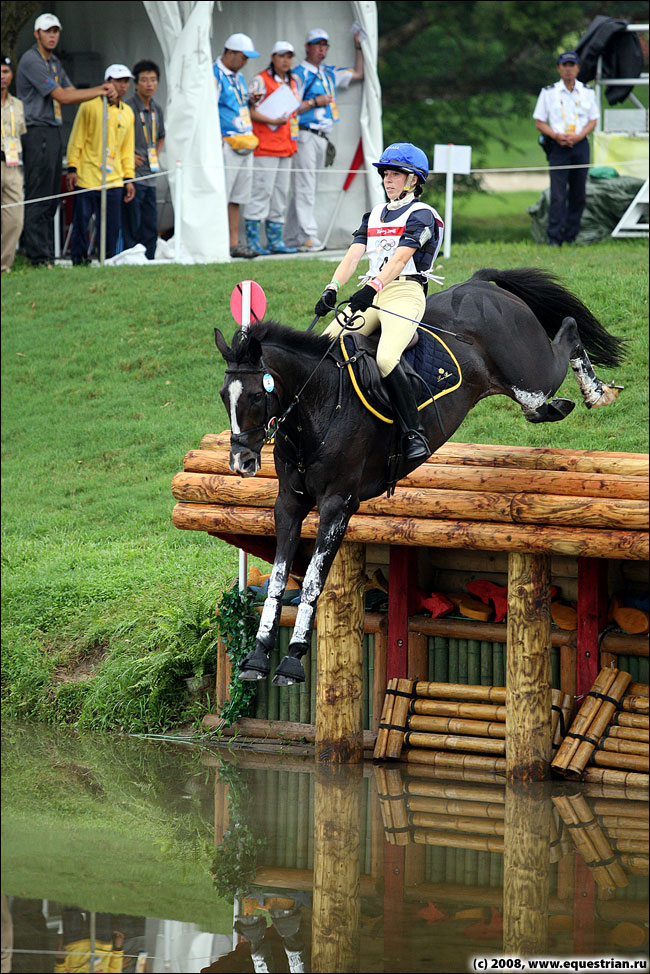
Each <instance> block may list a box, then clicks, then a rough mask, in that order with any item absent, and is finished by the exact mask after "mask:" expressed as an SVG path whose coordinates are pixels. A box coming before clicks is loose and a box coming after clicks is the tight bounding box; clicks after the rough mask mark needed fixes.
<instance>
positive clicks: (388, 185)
mask: <svg viewBox="0 0 650 974" xmlns="http://www.w3.org/2000/svg"><path fill="white" fill-rule="evenodd" d="M407 179H408V174H407V173H405V172H398V171H397V170H396V169H384V176H383V180H384V189H385V191H386V196H387V197H388V199H389V200H396V199H397V197H398V196H399V195H400V193H401V192H403V190H404V184H405V183H406V180H407Z"/></svg>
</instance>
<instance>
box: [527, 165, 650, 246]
mask: <svg viewBox="0 0 650 974" xmlns="http://www.w3.org/2000/svg"><path fill="white" fill-rule="evenodd" d="M642 185H643V180H642V179H635V178H634V177H632V176H615V177H613V178H612V179H595V178H593V177H592V176H591V174H590V175H589V177H588V179H587V203H586V205H585V210H584V213H583V214H582V221H581V223H580V233H579V234H578V243H581V244H588V243H596V241H597V240H604V239H605V238H606V237H609V235H610V234H611V232H612V230H613V229H614V227H615V226H616V224H617V223H618V221H619V220H620V219H621V217H622V216H623V214H624V213H625V211H626V209H627V208H628V206H629V205H630V203H631V202H632V200H633V199H634V197H635V196H636V194H637V193H638V192H639V190H640V188H641V186H642ZM550 195H551V191H550V189H545V190H544V192H543V193H542V194H541V196H540V197H539V199H538V200H537V202H536V203H534V204H533V205H532V206H528V207H527V208H526V212H528V213H530V215H531V218H532V222H531V225H530V232H531V234H532V236H533V240H535V241H536V242H537V243H546V241H547V236H546V227H547V225H548V207H549V199H550Z"/></svg>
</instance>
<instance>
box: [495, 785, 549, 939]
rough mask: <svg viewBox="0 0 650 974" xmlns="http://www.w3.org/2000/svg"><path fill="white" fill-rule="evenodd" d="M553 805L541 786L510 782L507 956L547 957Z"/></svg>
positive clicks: (505, 923)
mask: <svg viewBox="0 0 650 974" xmlns="http://www.w3.org/2000/svg"><path fill="white" fill-rule="evenodd" d="M551 820H552V815H551V804H550V801H549V796H548V792H547V791H545V790H544V788H543V786H541V785H540V784H539V783H537V782H530V781H523V782H522V781H516V782H513V781H509V782H508V784H507V786H506V789H505V817H504V856H503V951H504V953H505V954H508V955H514V956H519V957H522V956H523V957H528V956H530V955H531V954H543V953H544V952H545V951H546V948H547V937H548V896H549V889H548V864H549V860H550V858H551V848H550V840H551V835H550V831H551V830H550V823H551Z"/></svg>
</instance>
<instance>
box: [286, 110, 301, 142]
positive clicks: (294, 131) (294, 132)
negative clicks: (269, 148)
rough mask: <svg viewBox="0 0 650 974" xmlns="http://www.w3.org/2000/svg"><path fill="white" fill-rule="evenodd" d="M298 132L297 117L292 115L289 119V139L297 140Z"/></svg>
mask: <svg viewBox="0 0 650 974" xmlns="http://www.w3.org/2000/svg"><path fill="white" fill-rule="evenodd" d="M299 131H300V130H299V127H298V116H297V115H292V116H291V118H290V119H289V134H290V135H291V138H292V139H297V138H298V132H299Z"/></svg>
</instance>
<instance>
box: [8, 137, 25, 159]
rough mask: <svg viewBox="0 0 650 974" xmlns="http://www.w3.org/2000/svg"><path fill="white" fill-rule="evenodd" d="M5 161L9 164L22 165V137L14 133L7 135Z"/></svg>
mask: <svg viewBox="0 0 650 974" xmlns="http://www.w3.org/2000/svg"><path fill="white" fill-rule="evenodd" d="M4 152H5V163H6V165H8V166H20V165H21V163H22V161H23V154H22V150H21V144H20V139H18V138H16V137H15V136H13V135H8V136H5V140H4Z"/></svg>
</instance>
